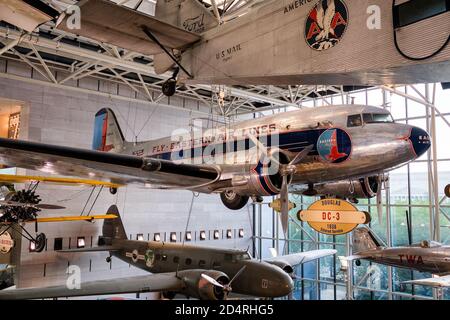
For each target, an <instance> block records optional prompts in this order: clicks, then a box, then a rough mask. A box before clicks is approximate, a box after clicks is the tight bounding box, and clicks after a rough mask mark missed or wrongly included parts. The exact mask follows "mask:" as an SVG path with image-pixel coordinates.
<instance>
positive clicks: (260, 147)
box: [248, 134, 281, 168]
mask: <svg viewBox="0 0 450 320" xmlns="http://www.w3.org/2000/svg"><path fill="white" fill-rule="evenodd" d="M248 138H249V139H250V140H251V141H252V142H253V143H254V144H255V145H256V147H257V148H258V151H259V156H260V158H261V155H264V156H265V157H269V151H268V149H267V147H266V146H265V145H264V144H263V143H262V142H261V141H259V140H258V138H256V137H255V136H254V135H252V134H249V135H248ZM270 161H272V162H273V163H275V164H276V165H277V166H278V168H279V167H280V166H281V163H280V162H279V161H278V160H277V159H275V158H274V157H270Z"/></svg>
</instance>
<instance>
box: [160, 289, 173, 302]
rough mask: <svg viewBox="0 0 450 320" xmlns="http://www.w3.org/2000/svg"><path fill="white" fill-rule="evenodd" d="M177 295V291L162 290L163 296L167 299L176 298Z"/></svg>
mask: <svg viewBox="0 0 450 320" xmlns="http://www.w3.org/2000/svg"><path fill="white" fill-rule="evenodd" d="M176 295H177V294H176V292H172V291H163V292H161V297H162V298H163V299H167V300H173V299H175V296H176Z"/></svg>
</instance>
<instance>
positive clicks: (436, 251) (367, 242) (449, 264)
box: [345, 227, 450, 287]
mask: <svg viewBox="0 0 450 320" xmlns="http://www.w3.org/2000/svg"><path fill="white" fill-rule="evenodd" d="M353 251H354V252H355V255H353V256H350V257H347V258H345V259H347V260H356V261H357V263H356V264H357V265H359V264H360V263H359V259H365V260H369V261H372V262H375V263H380V264H384V265H388V266H393V267H398V268H407V269H413V270H417V271H420V272H429V273H432V274H434V275H437V277H433V278H429V279H419V280H411V281H405V282H403V283H405V284H415V285H424V286H433V287H450V261H449V256H450V246H444V245H442V244H441V243H437V242H434V241H431V242H428V241H422V242H421V243H420V244H415V245H414V244H413V245H410V246H404V247H393V248H389V247H383V246H382V245H381V244H380V242H379V240H378V239H377V238H376V236H375V235H374V234H373V233H372V231H370V230H369V229H368V228H366V227H361V228H358V229H356V230H355V231H354V235H353ZM439 276H440V277H439Z"/></svg>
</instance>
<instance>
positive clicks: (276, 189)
mask: <svg viewBox="0 0 450 320" xmlns="http://www.w3.org/2000/svg"><path fill="white" fill-rule="evenodd" d="M267 159H275V160H276V161H272V160H267V161H265V160H264V159H262V160H260V161H259V163H258V164H257V165H252V166H249V167H248V170H247V172H246V173H244V174H238V175H234V176H233V177H232V181H231V184H232V186H233V190H234V191H235V192H236V193H237V194H240V195H246V196H274V195H277V194H280V192H281V186H282V182H283V178H282V176H281V174H280V167H279V165H278V164H277V163H281V164H287V163H289V157H288V155H287V154H285V153H284V152H283V151H282V150H280V149H272V150H270V152H269V157H268V158H267ZM290 179H292V177H290Z"/></svg>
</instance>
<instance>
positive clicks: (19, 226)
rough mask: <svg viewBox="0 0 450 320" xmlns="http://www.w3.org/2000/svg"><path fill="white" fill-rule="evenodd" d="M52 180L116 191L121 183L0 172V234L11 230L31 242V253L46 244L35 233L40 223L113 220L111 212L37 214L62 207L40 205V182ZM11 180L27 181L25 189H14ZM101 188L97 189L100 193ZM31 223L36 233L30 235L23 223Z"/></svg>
mask: <svg viewBox="0 0 450 320" xmlns="http://www.w3.org/2000/svg"><path fill="white" fill-rule="evenodd" d="M41 182H44V183H53V184H59V185H70V186H74V185H89V186H94V188H95V187H96V186H101V188H103V187H107V188H109V190H110V192H111V193H115V192H116V191H117V189H118V188H119V187H121V185H118V184H114V183H110V182H102V181H96V180H92V179H79V178H67V177H45V176H23V175H10V174H0V237H1V236H2V235H5V234H6V233H7V232H8V231H10V230H13V231H17V232H18V233H19V234H21V236H22V237H24V238H25V239H27V240H28V241H30V242H32V243H33V244H34V249H33V251H34V252H41V251H42V250H43V249H44V248H45V245H46V236H45V234H44V233H38V224H39V223H48V222H64V221H94V220H100V219H115V218H116V216H114V215H91V214H88V215H77V216H58V217H38V215H39V214H40V211H41V210H58V209H65V207H63V206H58V205H52V204H43V203H40V202H41V198H40V197H39V195H38V194H37V193H36V190H37V188H38V186H39V183H41ZM14 183H30V185H29V187H28V188H27V189H24V190H19V191H16V190H15V188H14V185H13V184H14ZM101 190H102V189H100V192H101ZM27 223H34V224H35V232H36V236H33V235H31V233H29V232H28V231H27V230H26V229H25V224H27Z"/></svg>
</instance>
